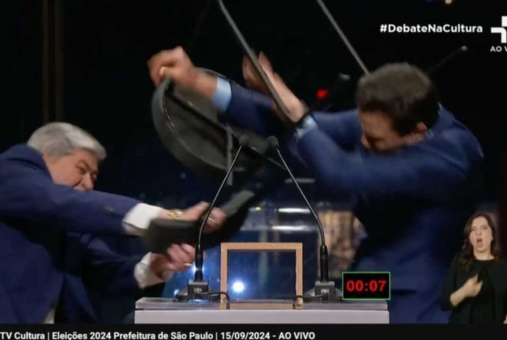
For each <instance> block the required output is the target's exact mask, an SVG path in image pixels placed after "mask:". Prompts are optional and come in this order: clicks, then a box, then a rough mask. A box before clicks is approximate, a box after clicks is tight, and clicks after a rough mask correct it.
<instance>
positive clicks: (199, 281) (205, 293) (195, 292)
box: [176, 135, 249, 301]
mask: <svg viewBox="0 0 507 340" xmlns="http://www.w3.org/2000/svg"><path fill="white" fill-rule="evenodd" d="M248 141H249V138H248V136H245V135H244V136H241V137H240V139H239V148H238V151H236V155H235V156H234V159H233V160H232V162H231V164H230V166H229V169H228V170H227V173H226V174H225V177H224V179H223V180H222V184H220V187H219V188H218V191H217V193H216V195H215V198H214V199H213V201H212V202H211V205H210V207H209V208H208V211H207V213H206V215H205V217H204V219H203V220H202V223H201V226H200V228H199V234H198V238H197V244H196V248H195V268H196V270H195V273H194V280H193V281H189V282H188V287H187V290H186V291H182V292H180V293H178V294H177V295H176V299H178V300H185V301H188V300H194V299H202V298H203V297H209V296H214V297H216V299H217V300H218V299H219V298H220V297H219V295H220V294H225V293H224V292H210V290H209V283H208V281H204V278H203V264H204V250H203V247H202V234H203V231H204V227H205V226H206V224H207V222H208V219H209V217H210V215H211V212H212V211H213V208H214V207H215V204H216V201H217V199H218V196H219V195H220V193H221V192H222V189H223V187H224V185H225V183H226V182H227V179H228V178H229V175H230V174H231V172H232V170H233V168H234V165H235V164H236V161H237V160H238V156H239V154H240V153H241V150H242V149H243V147H244V146H246V145H248Z"/></svg>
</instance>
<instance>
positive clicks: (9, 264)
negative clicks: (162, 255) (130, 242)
mask: <svg viewBox="0 0 507 340" xmlns="http://www.w3.org/2000/svg"><path fill="white" fill-rule="evenodd" d="M137 203H139V202H138V201H136V200H134V199H130V198H126V197H122V196H117V195H111V194H107V193H102V192H97V191H90V192H81V191H77V190H75V189H72V188H70V187H66V186H61V185H56V184H55V183H54V182H53V180H52V179H51V176H50V174H49V172H48V169H47V167H46V165H45V164H44V161H43V159H42V157H41V155H40V153H39V152H37V151H36V150H34V149H32V148H30V147H28V146H26V145H18V146H15V147H13V148H11V149H9V150H7V151H6V152H5V153H3V154H1V155H0V323H41V322H42V321H43V320H44V319H45V317H46V316H47V314H48V312H49V311H50V309H51V308H53V307H54V306H55V304H57V305H58V308H57V314H56V322H61V323H65V322H67V323H78V322H85V323H92V322H95V321H96V316H95V312H94V310H93V308H92V306H91V304H90V301H89V299H88V295H87V293H86V289H85V287H89V288H94V289H96V290H97V291H99V292H102V293H104V294H108V295H109V296H114V295H115V294H118V295H119V294H140V293H141V291H140V290H139V288H138V285H137V282H136V280H135V278H134V267H135V265H136V263H137V262H139V261H140V257H135V258H134V257H133V258H125V257H123V256H119V255H116V254H114V253H113V252H111V251H110V250H109V249H108V247H107V246H106V244H105V243H103V242H102V241H101V240H100V239H99V238H97V237H96V236H100V235H118V236H120V235H124V234H125V232H124V230H123V227H122V219H123V217H124V216H125V214H126V213H127V212H128V210H130V209H131V208H132V207H134V206H135V205H136V204H137Z"/></svg>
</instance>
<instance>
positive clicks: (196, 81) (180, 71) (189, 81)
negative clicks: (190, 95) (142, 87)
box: [148, 47, 217, 99]
mask: <svg viewBox="0 0 507 340" xmlns="http://www.w3.org/2000/svg"><path fill="white" fill-rule="evenodd" d="M148 68H149V70H150V78H151V80H152V81H153V84H155V86H158V85H159V84H160V82H161V81H162V80H163V79H164V78H169V79H171V81H173V82H174V83H176V84H178V85H179V86H181V87H185V88H187V89H189V90H192V91H195V92H197V93H199V94H201V95H202V96H204V97H206V98H207V99H211V98H212V97H213V94H214V93H215V91H216V89H217V80H216V78H215V77H214V76H211V75H209V74H207V73H205V72H203V71H201V70H199V69H198V68H196V67H195V66H194V64H193V63H192V60H190V58H189V57H188V55H187V53H186V52H185V51H184V50H183V48H181V47H176V48H175V49H172V50H165V51H161V52H159V53H157V54H155V55H154V56H153V57H151V58H150V60H149V61H148Z"/></svg>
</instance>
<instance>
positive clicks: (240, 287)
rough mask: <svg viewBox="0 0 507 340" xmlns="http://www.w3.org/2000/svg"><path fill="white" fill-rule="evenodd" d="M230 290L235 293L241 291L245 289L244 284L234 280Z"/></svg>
mask: <svg viewBox="0 0 507 340" xmlns="http://www.w3.org/2000/svg"><path fill="white" fill-rule="evenodd" d="M232 290H233V291H235V292H236V293H241V292H243V291H244V290H245V285H244V284H243V282H241V281H236V282H234V284H233V285H232Z"/></svg>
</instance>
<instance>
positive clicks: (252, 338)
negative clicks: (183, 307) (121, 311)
mask: <svg viewBox="0 0 507 340" xmlns="http://www.w3.org/2000/svg"><path fill="white" fill-rule="evenodd" d="M273 339H277V340H299V339H301V340H307V339H308V340H314V339H316V337H315V332H301V331H298V332H281V331H261V332H259V331H255V332H227V331H224V332H205V331H203V332H190V331H189V332H181V331H178V332H171V331H169V332H165V331H162V332H156V333H152V332H55V331H50V332H44V333H41V332H0V340H273Z"/></svg>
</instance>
